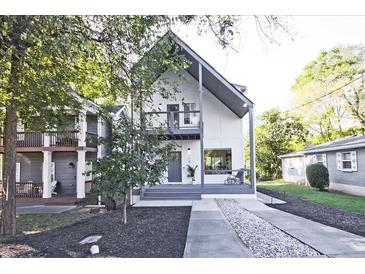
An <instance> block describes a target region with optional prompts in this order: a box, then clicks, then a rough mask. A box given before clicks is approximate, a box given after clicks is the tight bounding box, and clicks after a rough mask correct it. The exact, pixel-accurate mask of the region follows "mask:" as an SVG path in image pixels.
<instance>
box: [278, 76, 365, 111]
mask: <svg viewBox="0 0 365 274" xmlns="http://www.w3.org/2000/svg"><path fill="white" fill-rule="evenodd" d="M362 77H364V74H362V75H361V76H359V77H357V78H355V79H353V80H351V81H350V82H348V83H346V84H344V85H343V86H341V87H338V88H336V89H334V90H331V91H330V92H328V93H326V94H323V95H322V96H319V97H317V98H316V99H313V100H312V101H309V102H306V103H304V104H302V105H300V106H297V107H295V108H292V109H289V110H286V111H284V112H291V111H294V110H297V109H300V108H302V107H304V106H306V105H309V104H312V103H314V102H316V101H318V100H321V99H323V98H324V97H327V96H328V95H331V94H332V93H335V92H336V91H339V90H340V89H343V88H344V87H347V86H348V85H350V84H352V83H353V82H355V81H357V80H359V79H361V78H362Z"/></svg>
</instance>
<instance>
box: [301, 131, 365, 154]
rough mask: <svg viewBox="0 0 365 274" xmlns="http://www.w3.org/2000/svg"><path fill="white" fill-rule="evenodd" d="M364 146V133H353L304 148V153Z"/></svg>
mask: <svg viewBox="0 0 365 274" xmlns="http://www.w3.org/2000/svg"><path fill="white" fill-rule="evenodd" d="M361 147H365V135H354V136H350V137H345V138H341V139H337V140H335V141H331V142H328V143H325V144H321V145H318V146H314V147H312V148H309V149H306V150H305V154H310V153H316V152H326V151H335V150H343V149H351V148H361Z"/></svg>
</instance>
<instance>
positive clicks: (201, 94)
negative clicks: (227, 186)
mask: <svg viewBox="0 0 365 274" xmlns="http://www.w3.org/2000/svg"><path fill="white" fill-rule="evenodd" d="M199 110H200V113H199V114H200V115H199V125H200V172H201V173H200V184H201V186H204V122H203V75H202V65H201V64H200V63H199Z"/></svg>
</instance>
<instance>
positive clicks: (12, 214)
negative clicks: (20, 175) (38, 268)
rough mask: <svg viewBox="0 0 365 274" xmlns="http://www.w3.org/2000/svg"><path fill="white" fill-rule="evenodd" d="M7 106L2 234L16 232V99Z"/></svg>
mask: <svg viewBox="0 0 365 274" xmlns="http://www.w3.org/2000/svg"><path fill="white" fill-rule="evenodd" d="M13 101H14V102H13V103H12V104H9V106H7V108H6V114H5V122H4V133H5V134H4V175H3V177H4V182H3V189H4V192H5V193H4V196H3V205H2V213H1V215H2V216H1V221H2V224H1V234H3V235H9V234H10V235H15V233H16V201H15V194H16V193H15V192H16V191H15V190H16V189H15V179H16V178H15V170H16V128H17V116H16V103H15V100H13Z"/></svg>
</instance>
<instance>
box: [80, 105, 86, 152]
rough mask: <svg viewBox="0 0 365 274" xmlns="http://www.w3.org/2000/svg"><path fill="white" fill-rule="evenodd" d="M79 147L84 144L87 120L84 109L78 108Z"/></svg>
mask: <svg viewBox="0 0 365 274" xmlns="http://www.w3.org/2000/svg"><path fill="white" fill-rule="evenodd" d="M78 127H79V134H78V135H79V144H78V145H79V147H85V146H86V132H87V121H86V111H85V110H83V109H82V110H80V112H79V124H78Z"/></svg>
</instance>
